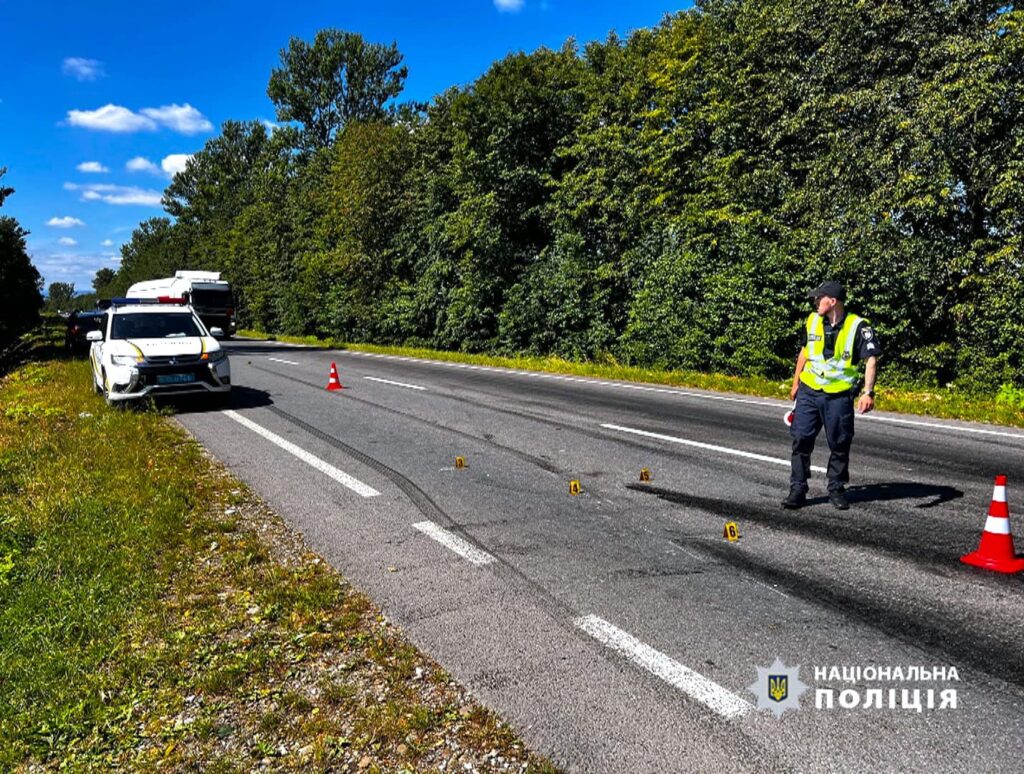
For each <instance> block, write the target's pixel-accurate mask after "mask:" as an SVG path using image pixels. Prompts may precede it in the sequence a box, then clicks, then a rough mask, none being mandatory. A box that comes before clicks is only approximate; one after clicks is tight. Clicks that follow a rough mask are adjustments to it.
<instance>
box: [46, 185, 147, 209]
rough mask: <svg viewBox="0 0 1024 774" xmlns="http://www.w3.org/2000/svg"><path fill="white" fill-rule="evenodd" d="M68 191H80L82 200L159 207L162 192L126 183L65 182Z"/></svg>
mask: <svg viewBox="0 0 1024 774" xmlns="http://www.w3.org/2000/svg"><path fill="white" fill-rule="evenodd" d="M64 188H65V189H66V190H68V191H81V192H82V201H85V202H106V203H107V204H139V205H142V206H144V207H159V206H160V199H161V198H162V197H163V194H161V193H160V191H153V190H151V189H146V188H136V187H135V186H127V185H110V184H109V183H91V184H88V185H79V184H77V183H65V184H64Z"/></svg>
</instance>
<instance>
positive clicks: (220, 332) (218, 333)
mask: <svg viewBox="0 0 1024 774" xmlns="http://www.w3.org/2000/svg"><path fill="white" fill-rule="evenodd" d="M210 335H211V336H213V338H215V339H222V338H224V329H223V328H210Z"/></svg>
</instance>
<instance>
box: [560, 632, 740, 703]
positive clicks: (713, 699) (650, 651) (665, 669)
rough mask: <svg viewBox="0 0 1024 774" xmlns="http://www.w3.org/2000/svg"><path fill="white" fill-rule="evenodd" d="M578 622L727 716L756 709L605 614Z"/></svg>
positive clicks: (591, 633)
mask: <svg viewBox="0 0 1024 774" xmlns="http://www.w3.org/2000/svg"><path fill="white" fill-rule="evenodd" d="M574 623H575V624H576V626H577V627H579V628H580V629H582V630H583V631H585V632H586V633H587V634H589V635H590V636H591V637H593V638H594V639H595V640H597V641H598V642H600V643H601V644H602V645H606V646H608V647H609V648H611V649H612V650H614V651H616V652H618V653H619V654H621V655H623V656H625V657H626V658H627V659H629V660H630V661H632V662H633V663H634V664H636V665H637V666H639V667H642V668H644V669H646V670H647V671H648V672H650V673H651V674H652V675H654V676H655V677H658V678H660V679H662V680H664V681H665V682H666V683H668V684H669V685H671V686H673V687H674V688H678V689H679V690H680V691H682V692H683V693H685V694H686V695H687V696H689V697H691V698H693V699H696V700H697V701H699V702H700V703H701V704H703V705H704V706H706V707H708V708H710V709H712V710H714V711H715V712H716V713H718V714H719V715H721V716H722V717H724V718H729V719H734V718H741V717H743V716H744V715H746V714H747V713H748V712H750V710H751V709H753V706H752V705H751V704H750V703H749V702H747V701H744V700H743V699H741V698H740V697H739V696H737V695H736V694H734V693H733V692H732V691H730V690H728V689H726V688H723V687H722V686H720V685H719V684H718V683H716V682H714V681H713V680H709V679H708V678H706V677H704V675H702V674H700V673H699V672H694V671H693V670H692V669H690V668H689V667H687V666H684V665H683V664H680V663H679V662H678V661H676V660H674V659H672V658H670V657H669V656H666V655H665V654H664V653H662V652H661V651H658V650H655V649H654V648H652V647H651V646H650V645H646V644H644V643H643V642H641V641H640V640H638V639H637V638H636V637H634V636H633V635H632V634H630V633H629V632H626V631H623V630H622V629H620V628H619V627H617V626H615V625H614V624H611V623H609V622H608V621H606V620H604V619H603V618H599V617H598V616H596V615H585V616H582V617H580V618H577V619H576V620H575V621H574Z"/></svg>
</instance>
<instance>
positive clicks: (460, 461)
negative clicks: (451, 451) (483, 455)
mask: <svg viewBox="0 0 1024 774" xmlns="http://www.w3.org/2000/svg"><path fill="white" fill-rule="evenodd" d="M455 467H456V468H459V469H462V468H464V467H466V458H465V457H456V458H455Z"/></svg>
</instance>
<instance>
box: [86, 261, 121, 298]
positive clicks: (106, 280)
mask: <svg viewBox="0 0 1024 774" xmlns="http://www.w3.org/2000/svg"><path fill="white" fill-rule="evenodd" d="M116 276H117V275H116V273H115V272H114V270H113V269H111V268H108V267H106V266H104V267H103V268H102V269H99V270H97V272H96V275H95V276H94V277H93V278H92V289H93V290H95V291H96V293H97V294H100V295H102V294H103V293H104V292H106V288H107V286H108V285H110V284H112V283H113V282H114V279H115V278H116Z"/></svg>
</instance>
